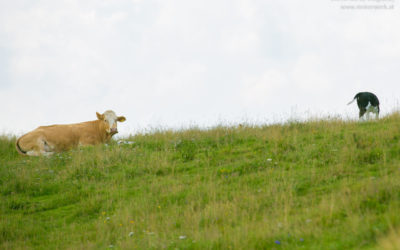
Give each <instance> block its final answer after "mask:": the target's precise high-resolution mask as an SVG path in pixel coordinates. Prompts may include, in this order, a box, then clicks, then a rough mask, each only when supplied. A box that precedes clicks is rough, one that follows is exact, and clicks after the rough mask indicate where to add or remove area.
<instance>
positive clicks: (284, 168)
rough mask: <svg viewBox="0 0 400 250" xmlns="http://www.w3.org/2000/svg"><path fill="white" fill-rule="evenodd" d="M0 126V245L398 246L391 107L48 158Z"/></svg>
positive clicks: (160, 136) (397, 169)
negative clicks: (30, 153)
mask: <svg viewBox="0 0 400 250" xmlns="http://www.w3.org/2000/svg"><path fill="white" fill-rule="evenodd" d="M15 139H16V138H15V137H12V136H2V137H0V249H400V114H399V113H393V114H390V115H387V116H385V117H383V118H381V119H380V120H379V121H374V122H362V123H360V122H355V121H343V120H340V119H316V120H309V121H305V122H296V121H288V122H286V123H284V124H276V125H265V126H253V125H246V124H245V125H239V126H217V127H213V128H209V129H197V128H192V129H185V130H180V131H172V130H153V131H151V132H146V133H141V134H136V135H133V136H130V137H127V138H123V140H124V142H130V143H121V144H119V143H117V141H112V142H110V143H109V144H108V145H99V146H91V147H81V148H79V149H76V150H73V151H70V152H65V153H61V154H55V155H53V156H51V157H24V156H20V155H18V154H17V151H16V150H15V146H14V144H15Z"/></svg>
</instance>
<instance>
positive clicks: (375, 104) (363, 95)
mask: <svg viewBox="0 0 400 250" xmlns="http://www.w3.org/2000/svg"><path fill="white" fill-rule="evenodd" d="M356 99H357V105H358V109H359V110H360V113H359V119H360V121H361V120H362V118H363V116H364V114H365V113H366V119H367V120H369V113H371V112H372V113H374V114H375V118H376V119H378V117H379V111H380V110H379V100H378V97H376V95H374V94H373V93H370V92H360V93H358V94H357V95H355V96H354V98H353V100H351V102H349V103H348V104H347V105H350V104H352V103H353V102H354V101H355V100H356Z"/></svg>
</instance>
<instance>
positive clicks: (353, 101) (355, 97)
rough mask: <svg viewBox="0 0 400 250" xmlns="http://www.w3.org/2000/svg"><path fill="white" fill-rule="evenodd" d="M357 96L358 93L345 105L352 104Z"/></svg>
mask: <svg viewBox="0 0 400 250" xmlns="http://www.w3.org/2000/svg"><path fill="white" fill-rule="evenodd" d="M359 95H360V93H358V94H357V95H355V96H354V98H353V100H351V101H350V102H349V103H347V105H350V104H352V103H353V102H354V101H355V100H356V99H357V97H358V96H359Z"/></svg>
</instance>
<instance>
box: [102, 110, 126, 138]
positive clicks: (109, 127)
mask: <svg viewBox="0 0 400 250" xmlns="http://www.w3.org/2000/svg"><path fill="white" fill-rule="evenodd" d="M96 115H97V118H98V119H99V120H100V121H102V122H104V125H105V128H106V132H107V134H110V135H114V134H116V133H118V129H117V122H124V121H125V120H126V119H125V117H124V116H117V115H116V114H115V113H114V111H112V110H107V111H106V112H104V114H99V113H98V112H96Z"/></svg>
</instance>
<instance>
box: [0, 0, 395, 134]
mask: <svg viewBox="0 0 400 250" xmlns="http://www.w3.org/2000/svg"><path fill="white" fill-rule="evenodd" d="M349 3H351V4H353V5H354V6H355V5H360V4H363V5H369V6H371V5H374V4H380V5H382V4H386V5H387V6H390V5H394V9H391V10H382V9H380V10H376V9H375V10H371V9H370V10H366V9H363V10H360V9H353V10H349V9H347V10H344V9H342V8H341V6H342V5H344V4H349ZM397 4H398V3H397V2H395V1H394V0H383V1H371V0H368V1H367V0H353V1H350V2H349V1H345V0H306V1H299V0H282V1H272V0H259V1H257V0H202V1H192V0H87V1H80V0H64V1H62V0H41V1H30V0H26V1H24V0H13V1H7V0H0V117H1V119H0V133H13V134H21V133H25V132H28V131H30V130H32V129H34V128H36V127H37V126H39V125H50V124H60V123H74V122H81V121H88V120H94V119H96V115H95V112H96V111H98V112H101V113H102V112H104V111H105V110H107V109H112V110H114V111H115V112H116V113H117V115H124V116H125V117H126V118H127V121H126V122H125V123H121V124H119V130H120V135H127V134H130V133H132V134H133V133H135V132H137V131H138V130H143V129H148V128H160V127H162V128H181V127H187V126H191V125H198V126H211V125H216V124H219V123H223V124H232V123H239V122H243V121H247V122H251V123H253V122H259V123H272V122H280V121H285V120H287V119H291V118H307V117H310V116H319V117H321V116H327V115H340V116H342V117H345V118H348V117H351V118H354V119H357V118H358V109H357V105H356V104H352V105H351V106H347V105H346V104H347V103H348V102H349V101H350V100H351V99H352V98H353V97H354V95H355V94H356V93H357V92H360V91H371V92H374V93H376V94H377V96H378V97H379V99H380V101H381V111H382V114H383V115H384V114H387V113H389V112H392V111H393V110H394V109H397V108H398V107H399V106H400V105H399V101H400V81H399V75H400V28H399V27H400V12H399V9H400V6H397Z"/></svg>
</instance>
